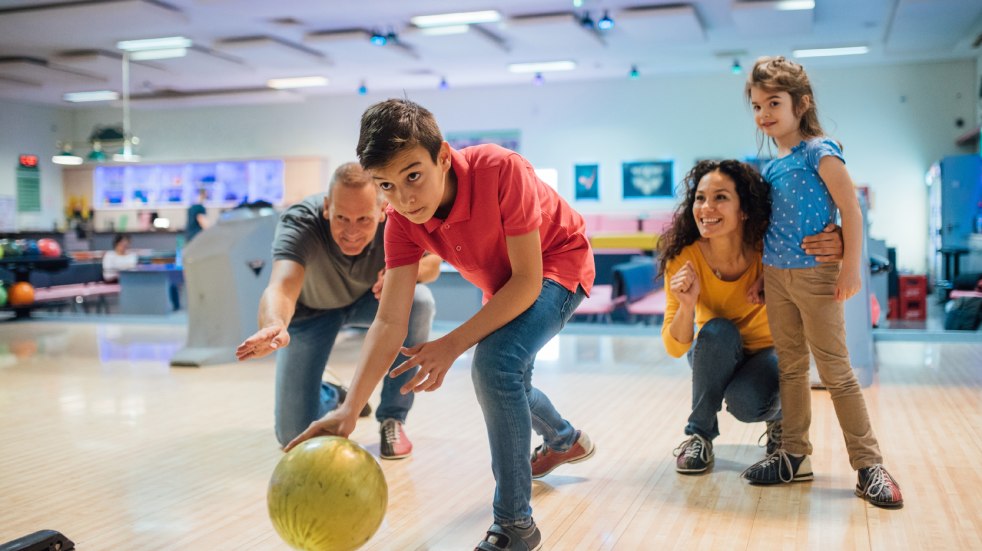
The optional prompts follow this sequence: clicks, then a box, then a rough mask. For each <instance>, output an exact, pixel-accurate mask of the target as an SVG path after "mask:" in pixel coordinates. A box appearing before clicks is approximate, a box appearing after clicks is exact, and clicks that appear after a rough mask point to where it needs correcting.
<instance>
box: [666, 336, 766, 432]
mask: <svg viewBox="0 0 982 551" xmlns="http://www.w3.org/2000/svg"><path fill="white" fill-rule="evenodd" d="M688 359H689V365H690V366H692V413H691V414H689V424H688V425H686V427H685V433H686V434H689V435H693V434H698V435H699V436H702V437H703V438H705V439H707V440H710V441H711V440H713V439H714V438H716V437H717V436H719V422H718V419H717V418H716V414H717V413H718V412H719V410H720V409H721V408H722V405H723V400H724V399H725V400H726V410H727V411H729V412H730V413H732V414H733V416H734V417H736V418H737V419H739V420H740V421H743V422H744V423H756V422H758V421H776V420H779V419H781V396H780V388H779V384H778V381H779V377H778V370H777V355H776V354H775V353H774V348H765V349H763V350H760V351H758V352H756V353H754V354H751V355H749V356H748V355H747V354H746V352H745V351H744V349H743V339H742V338H741V337H740V331H739V330H738V329H737V327H736V325H734V324H733V322H732V321H730V320H728V319H725V318H714V319H711V320H709V321H708V322H706V323H705V324H703V326H702V328H701V329H700V330H699V334H698V336H697V337H696V341H695V342H694V343H692V348H690V349H689V355H688Z"/></svg>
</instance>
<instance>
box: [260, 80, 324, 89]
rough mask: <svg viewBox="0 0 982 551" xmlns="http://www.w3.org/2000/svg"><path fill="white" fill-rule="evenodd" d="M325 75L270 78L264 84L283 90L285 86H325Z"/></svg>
mask: <svg viewBox="0 0 982 551" xmlns="http://www.w3.org/2000/svg"><path fill="white" fill-rule="evenodd" d="M327 83H328V80H327V77H291V78H271V79H269V80H267V81H266V86H269V87H270V88H276V89H277V90H284V89H287V88H310V87H312V86H327Z"/></svg>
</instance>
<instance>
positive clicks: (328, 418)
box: [283, 410, 358, 452]
mask: <svg viewBox="0 0 982 551" xmlns="http://www.w3.org/2000/svg"><path fill="white" fill-rule="evenodd" d="M349 417H350V416H349V415H345V414H344V413H342V412H341V411H340V410H334V411H331V412H329V413H328V414H327V415H325V416H324V417H321V418H320V419H318V420H316V421H314V422H313V423H311V424H310V426H308V427H307V430H305V431H303V432H301V433H300V434H299V435H297V437H296V438H294V439H293V440H290V443H289V444H287V445H286V446H284V447H283V451H284V452H288V451H290V450H292V449H293V448H295V447H296V446H298V445H299V444H302V443H303V442H305V441H307V440H310V439H311V438H314V437H315V436H343V437H344V438H347V437H348V435H350V434H351V431H353V430H355V423H357V422H358V418H357V417H356V418H354V419H349Z"/></svg>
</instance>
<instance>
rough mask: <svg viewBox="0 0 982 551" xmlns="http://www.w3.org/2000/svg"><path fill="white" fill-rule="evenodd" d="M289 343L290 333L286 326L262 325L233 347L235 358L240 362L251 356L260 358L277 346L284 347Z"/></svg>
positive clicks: (277, 347) (274, 349) (273, 350)
mask: <svg viewBox="0 0 982 551" xmlns="http://www.w3.org/2000/svg"><path fill="white" fill-rule="evenodd" d="M289 344H290V333H288V332H287V330H286V327H284V326H282V325H272V326H270V327H264V328H262V329H260V330H259V331H256V332H255V333H254V334H253V335H252V336H251V337H249V338H248V339H246V340H244V341H242V344H240V345H239V347H238V348H236V349H235V358H236V359H237V360H239V361H240V362H241V361H244V360H251V359H252V358H262V357H263V356H266V355H268V354H270V353H271V352H275V351H276V350H277V349H279V348H285V347H286V346H288V345H289Z"/></svg>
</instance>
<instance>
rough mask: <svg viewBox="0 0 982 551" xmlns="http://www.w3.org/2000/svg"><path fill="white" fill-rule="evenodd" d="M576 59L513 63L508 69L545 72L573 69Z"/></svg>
mask: <svg viewBox="0 0 982 551" xmlns="http://www.w3.org/2000/svg"><path fill="white" fill-rule="evenodd" d="M575 68H576V62H575V61H569V60H565V61H539V62H534V63H512V64H510V65H508V70H509V71H511V72H513V73H544V72H546V71H572V70H573V69H575Z"/></svg>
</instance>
